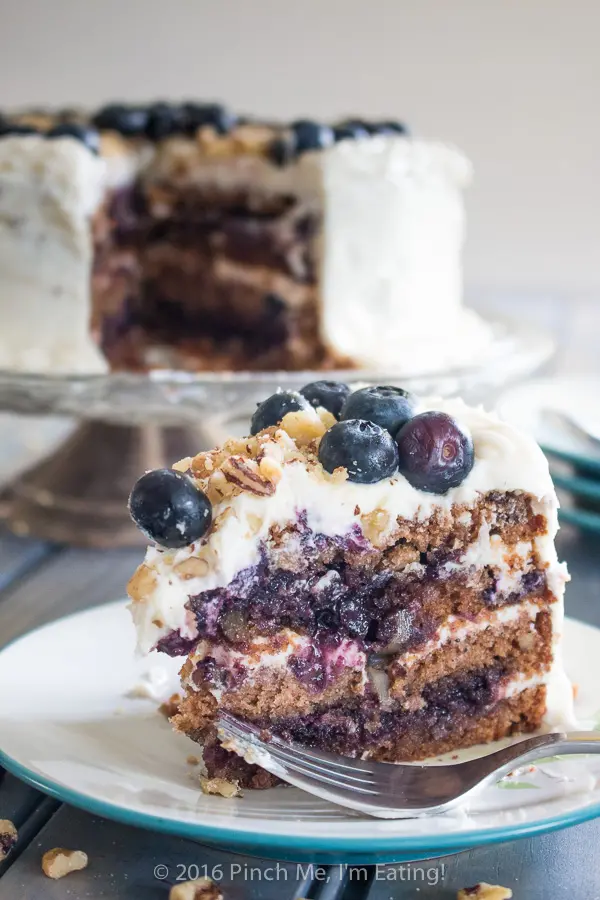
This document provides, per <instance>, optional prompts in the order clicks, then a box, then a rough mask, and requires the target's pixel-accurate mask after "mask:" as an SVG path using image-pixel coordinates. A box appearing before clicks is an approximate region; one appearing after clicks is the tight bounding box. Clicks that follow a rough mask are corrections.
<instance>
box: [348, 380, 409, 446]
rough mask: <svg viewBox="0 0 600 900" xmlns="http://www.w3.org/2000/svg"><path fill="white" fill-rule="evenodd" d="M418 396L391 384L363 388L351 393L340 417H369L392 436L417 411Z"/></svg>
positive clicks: (369, 419)
mask: <svg viewBox="0 0 600 900" xmlns="http://www.w3.org/2000/svg"><path fill="white" fill-rule="evenodd" d="M416 405H417V401H416V398H415V397H413V395H412V394H409V392H408V391H405V390H403V389H402V388H399V387H391V386H390V385H377V386H376V387H366V388H361V389H360V390H359V391H355V392H354V393H353V394H350V396H349V397H348V399H347V400H346V402H345V403H344V406H343V409H342V414H341V416H340V418H341V419H342V420H344V419H367V420H368V421H369V422H375V424H376V425H381V427H382V428H385V429H386V430H387V431H389V433H390V434H391V435H392V437H395V436H396V434H397V433H398V429H399V428H400V426H401V425H404V423H405V422H406V421H407V420H408V419H410V418H411V417H412V416H413V415H414V412H415V408H416Z"/></svg>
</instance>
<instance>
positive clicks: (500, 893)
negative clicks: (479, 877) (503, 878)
mask: <svg viewBox="0 0 600 900" xmlns="http://www.w3.org/2000/svg"><path fill="white" fill-rule="evenodd" d="M512 895H513V892H512V891H511V889H510V888H505V887H501V886H500V885H499V884H487V882H485V881H481V882H480V883H479V884H475V885H473V887H468V888H463V889H462V891H459V892H458V895H457V898H456V900H511V897H512Z"/></svg>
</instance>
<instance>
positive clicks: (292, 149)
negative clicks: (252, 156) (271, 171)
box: [268, 131, 296, 166]
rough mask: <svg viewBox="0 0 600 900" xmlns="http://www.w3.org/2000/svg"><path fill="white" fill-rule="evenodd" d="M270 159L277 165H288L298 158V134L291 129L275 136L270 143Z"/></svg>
mask: <svg viewBox="0 0 600 900" xmlns="http://www.w3.org/2000/svg"><path fill="white" fill-rule="evenodd" d="M268 153H269V159H270V160H271V162H274V163H275V165H276V166H287V165H288V164H289V163H291V162H292V160H294V159H295V158H296V136H295V134H294V133H293V132H292V131H290V132H287V133H285V134H282V135H281V137H277V138H274V139H273V140H272V141H271V143H270V144H269V150H268Z"/></svg>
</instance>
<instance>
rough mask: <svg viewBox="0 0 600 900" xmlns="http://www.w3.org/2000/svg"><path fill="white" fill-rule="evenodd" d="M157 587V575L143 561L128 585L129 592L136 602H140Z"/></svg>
mask: <svg viewBox="0 0 600 900" xmlns="http://www.w3.org/2000/svg"><path fill="white" fill-rule="evenodd" d="M155 587H156V575H155V573H154V572H153V570H152V569H151V568H149V566H147V565H146V564H145V563H142V564H141V566H138V567H137V569H136V570H135V572H134V573H133V575H132V577H131V578H130V580H129V584H128V585H127V593H128V594H129V596H130V597H131V599H132V600H133V602H134V603H140V602H142V601H143V600H145V599H146V597H147V596H148V595H149V594H151V593H152V591H153V590H154V588H155Z"/></svg>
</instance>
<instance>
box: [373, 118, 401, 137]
mask: <svg viewBox="0 0 600 900" xmlns="http://www.w3.org/2000/svg"><path fill="white" fill-rule="evenodd" d="M371 134H408V128H407V127H406V125H405V124H404V123H403V122H392V121H389V122H373V123H372V124H371Z"/></svg>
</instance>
